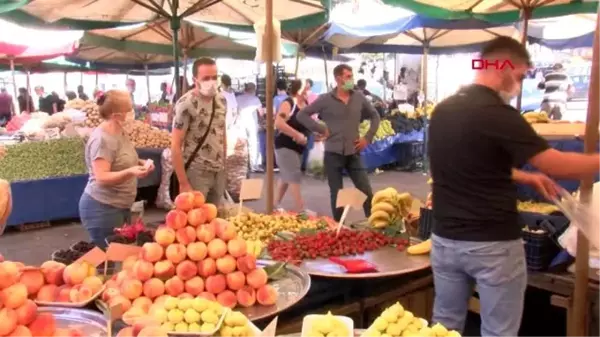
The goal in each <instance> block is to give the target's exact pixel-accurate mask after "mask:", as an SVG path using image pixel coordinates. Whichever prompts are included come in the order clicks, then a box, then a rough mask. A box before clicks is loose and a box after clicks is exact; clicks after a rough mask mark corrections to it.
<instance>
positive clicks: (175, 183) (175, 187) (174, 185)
mask: <svg viewBox="0 0 600 337" xmlns="http://www.w3.org/2000/svg"><path fill="white" fill-rule="evenodd" d="M215 110H216V99H215V98H213V101H212V113H211V115H210V121H209V122H208V127H207V128H206V132H205V133H204V135H202V137H200V139H198V144H196V147H195V148H194V151H192V154H190V157H189V158H188V159H187V160H186V162H185V165H184V166H183V168H184V170H185V171H187V169H188V168H190V165H192V162H193V161H194V159H195V158H196V156H197V155H198V151H200V148H201V147H202V145H204V142H205V141H206V138H207V137H208V134H209V133H210V129H211V127H212V124H213V120H214V118H215ZM188 131H189V130H188ZM169 194H170V196H171V199H173V200H174V199H175V197H176V196H177V195H179V180H178V179H177V174H176V173H175V169H173V174H172V175H171V181H170V184H169Z"/></svg>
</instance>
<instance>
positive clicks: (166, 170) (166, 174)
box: [156, 149, 173, 210]
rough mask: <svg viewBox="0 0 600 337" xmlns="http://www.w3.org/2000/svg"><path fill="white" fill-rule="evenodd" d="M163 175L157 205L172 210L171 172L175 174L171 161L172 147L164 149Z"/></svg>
mask: <svg viewBox="0 0 600 337" xmlns="http://www.w3.org/2000/svg"><path fill="white" fill-rule="evenodd" d="M160 165H161V169H162V175H161V177H160V186H159V187H158V194H157V195H156V207H158V208H164V209H166V210H170V209H172V208H173V200H172V199H171V194H170V193H169V185H170V184H171V174H173V164H172V162H171V149H164V150H163V152H162V155H161V161H160Z"/></svg>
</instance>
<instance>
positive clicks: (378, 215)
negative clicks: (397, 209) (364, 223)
mask: <svg viewBox="0 0 600 337" xmlns="http://www.w3.org/2000/svg"><path fill="white" fill-rule="evenodd" d="M375 220H384V221H389V220H390V215H389V214H388V213H386V212H384V211H376V212H373V213H371V216H370V217H369V223H373V222H375Z"/></svg>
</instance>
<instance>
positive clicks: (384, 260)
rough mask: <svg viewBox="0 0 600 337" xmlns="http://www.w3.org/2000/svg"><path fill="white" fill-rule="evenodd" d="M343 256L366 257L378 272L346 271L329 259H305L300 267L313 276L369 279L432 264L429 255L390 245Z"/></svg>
mask: <svg viewBox="0 0 600 337" xmlns="http://www.w3.org/2000/svg"><path fill="white" fill-rule="evenodd" d="M341 258H342V259H345V258H348V259H364V260H365V261H368V262H370V263H372V264H373V265H375V267H376V268H377V270H378V272H376V273H361V274H350V273H346V270H345V269H344V267H342V266H340V265H338V264H335V263H333V262H331V261H329V260H328V259H315V260H304V261H303V262H302V264H301V265H300V268H301V269H302V270H303V271H305V272H307V273H308V274H310V275H313V276H321V277H331V278H352V279H367V278H378V277H387V276H397V275H402V274H408V273H412V272H415V271H418V270H422V269H426V268H429V267H430V266H431V263H430V261H429V255H410V254H408V253H407V252H406V250H404V251H398V250H397V249H396V248H394V247H389V246H388V247H383V248H380V249H378V250H374V251H370V252H366V253H364V254H359V255H352V256H342V257H341Z"/></svg>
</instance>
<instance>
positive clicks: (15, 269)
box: [0, 261, 103, 336]
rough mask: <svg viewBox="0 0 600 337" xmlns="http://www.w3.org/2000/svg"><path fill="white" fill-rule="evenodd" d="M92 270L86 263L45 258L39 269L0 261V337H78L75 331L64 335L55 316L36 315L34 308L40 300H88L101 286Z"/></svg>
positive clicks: (78, 301) (100, 281) (79, 301)
mask: <svg viewBox="0 0 600 337" xmlns="http://www.w3.org/2000/svg"><path fill="white" fill-rule="evenodd" d="M92 271H93V272H92ZM95 271H96V269H95V268H90V266H89V265H88V264H87V263H74V264H71V265H69V266H65V265H63V264H62V263H58V262H54V261H48V262H45V263H44V264H43V265H42V266H41V267H40V268H33V267H25V266H24V265H23V264H22V263H20V262H12V261H5V262H2V263H0V289H1V291H0V308H2V310H0V336H32V335H33V336H54V335H55V333H60V334H61V336H63V335H64V336H81V335H82V334H80V333H78V332H77V330H73V331H71V332H68V333H67V334H65V333H66V332H65V331H62V330H61V329H57V328H56V324H55V320H54V316H52V315H51V314H49V313H42V314H39V315H38V312H37V307H38V304H39V303H41V302H75V303H81V302H85V301H86V300H91V299H92V298H93V296H94V295H96V294H98V293H99V292H100V291H101V290H102V287H103V285H102V280H101V279H100V278H98V277H97V276H95V275H93V274H92V273H95ZM36 302H37V303H36ZM57 331H58V332H57Z"/></svg>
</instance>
